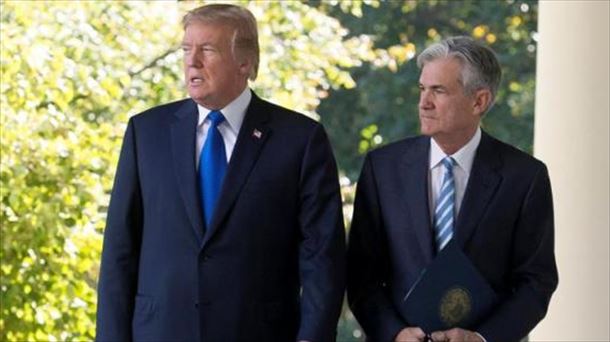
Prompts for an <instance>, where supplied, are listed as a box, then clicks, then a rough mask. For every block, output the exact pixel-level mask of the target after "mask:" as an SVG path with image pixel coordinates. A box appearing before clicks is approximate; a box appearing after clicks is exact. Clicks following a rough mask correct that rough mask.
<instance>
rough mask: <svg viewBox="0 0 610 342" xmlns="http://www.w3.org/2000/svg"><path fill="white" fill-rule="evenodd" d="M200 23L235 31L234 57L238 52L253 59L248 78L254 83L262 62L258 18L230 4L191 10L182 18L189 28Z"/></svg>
mask: <svg viewBox="0 0 610 342" xmlns="http://www.w3.org/2000/svg"><path fill="white" fill-rule="evenodd" d="M193 21H199V22H202V23H206V24H222V25H227V26H229V27H230V28H232V29H233V38H232V39H231V52H232V53H233V57H234V58H235V57H236V56H237V54H236V50H239V51H240V52H241V53H244V54H245V55H246V56H247V57H249V58H251V61H252V68H251V69H250V74H249V75H248V78H249V79H250V80H252V81H254V80H255V79H256V75H257V74H258V64H259V61H260V56H259V55H260V49H259V46H258V31H257V29H256V18H254V15H253V14H252V12H250V11H249V10H248V9H246V8H244V7H240V6H236V5H230V4H211V5H205V6H201V7H197V8H195V9H192V10H190V11H189V12H188V13H186V14H185V15H184V17H183V18H182V25H183V27H184V29H185V30H186V28H187V26H188V25H190V24H191V23H193Z"/></svg>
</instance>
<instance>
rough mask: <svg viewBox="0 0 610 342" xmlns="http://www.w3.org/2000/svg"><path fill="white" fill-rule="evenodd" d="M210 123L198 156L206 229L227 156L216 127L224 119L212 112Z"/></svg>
mask: <svg viewBox="0 0 610 342" xmlns="http://www.w3.org/2000/svg"><path fill="white" fill-rule="evenodd" d="M208 119H209V120H210V121H211V124H210V127H209V128H208V134H207V137H206V139H205V143H204V144H203V148H202V149H201V155H200V156H199V187H200V190H201V203H202V206H203V218H204V221H205V224H206V228H207V227H209V226H210V222H211V221H212V215H213V214H214V208H215V207H216V201H217V200H218V195H219V194H220V189H221V187H222V180H223V178H224V175H225V171H226V169H227V154H226V152H225V144H224V141H223V140H222V135H221V134H220V132H219V131H218V125H219V124H220V123H221V122H223V121H224V119H225V117H224V116H223V115H222V113H221V112H220V111H217V110H213V111H211V112H210V114H208Z"/></svg>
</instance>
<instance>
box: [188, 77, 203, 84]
mask: <svg viewBox="0 0 610 342" xmlns="http://www.w3.org/2000/svg"><path fill="white" fill-rule="evenodd" d="M201 83H203V78H201V77H197V76H195V77H191V84H194V85H197V84H201Z"/></svg>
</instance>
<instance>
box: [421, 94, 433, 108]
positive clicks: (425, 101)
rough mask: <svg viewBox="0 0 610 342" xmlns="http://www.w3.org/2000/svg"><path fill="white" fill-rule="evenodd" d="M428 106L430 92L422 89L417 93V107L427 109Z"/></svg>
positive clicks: (429, 104)
mask: <svg viewBox="0 0 610 342" xmlns="http://www.w3.org/2000/svg"><path fill="white" fill-rule="evenodd" d="M430 106H431V102H430V93H429V92H427V91H425V90H422V91H421V92H420V93H419V108H421V109H427V108H430Z"/></svg>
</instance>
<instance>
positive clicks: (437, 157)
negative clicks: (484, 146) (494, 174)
mask: <svg viewBox="0 0 610 342" xmlns="http://www.w3.org/2000/svg"><path fill="white" fill-rule="evenodd" d="M480 142H481V127H477V131H476V132H475V133H474V135H473V136H472V138H470V140H469V141H468V142H467V143H466V145H464V146H462V148H460V149H459V150H458V151H457V152H455V153H454V154H452V155H451V157H452V158H453V160H455V163H456V164H457V165H458V166H459V167H461V168H462V170H464V171H465V172H466V173H467V174H470V170H471V169H472V163H473V162H474V155H475V153H476V151H477V147H478V146H479V143H480ZM445 157H446V155H445V152H443V150H441V148H440V146H438V144H437V143H436V141H434V138H431V139H430V169H433V168H435V167H436V165H438V163H440V162H441V160H443V158H445Z"/></svg>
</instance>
